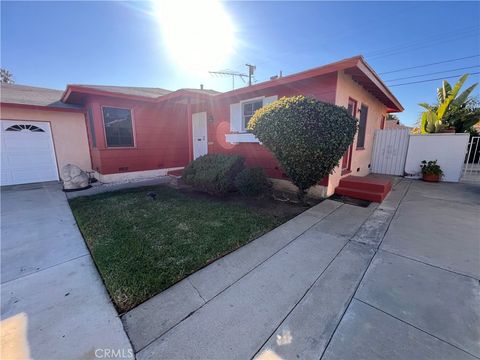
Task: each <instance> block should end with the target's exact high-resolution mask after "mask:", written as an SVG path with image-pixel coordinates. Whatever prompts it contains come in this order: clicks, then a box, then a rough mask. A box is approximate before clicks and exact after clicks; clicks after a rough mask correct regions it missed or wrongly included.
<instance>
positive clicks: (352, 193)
mask: <svg viewBox="0 0 480 360" xmlns="http://www.w3.org/2000/svg"><path fill="white" fill-rule="evenodd" d="M335 194H337V195H343V196H349V197H352V198H355V199H361V200H367V201H373V202H378V203H379V202H382V201H383V199H385V196H387V194H388V192H387V193H378V192H372V191H365V190H355V189H349V188H342V187H337V188H336V189H335Z"/></svg>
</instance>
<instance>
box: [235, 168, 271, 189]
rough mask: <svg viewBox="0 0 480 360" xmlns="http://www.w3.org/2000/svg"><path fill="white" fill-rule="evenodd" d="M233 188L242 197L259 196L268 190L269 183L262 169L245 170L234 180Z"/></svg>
mask: <svg viewBox="0 0 480 360" xmlns="http://www.w3.org/2000/svg"><path fill="white" fill-rule="evenodd" d="M235 186H236V188H237V189H238V191H240V193H241V194H242V195H245V196H259V195H262V194H264V193H266V192H267V191H268V190H269V189H270V186H271V184H270V181H269V180H268V179H267V176H266V175H265V172H264V171H263V169H262V168H247V169H244V170H242V171H241V172H240V173H239V174H238V175H237V177H236V178H235Z"/></svg>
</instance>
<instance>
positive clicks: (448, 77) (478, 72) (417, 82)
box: [388, 71, 480, 87]
mask: <svg viewBox="0 0 480 360" xmlns="http://www.w3.org/2000/svg"><path fill="white" fill-rule="evenodd" d="M477 74H480V71H477V72H473V73H470V74H469V75H477ZM462 75H463V74H460V75H452V76H446V77H441V78H436V79H428V80H420V81H412V82H408V83H402V84H394V85H388V87H394V86H402V85H410V84H419V83H424V82H430V81H437V80H445V79H453V78H458V77H460V76H462Z"/></svg>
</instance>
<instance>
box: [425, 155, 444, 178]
mask: <svg viewBox="0 0 480 360" xmlns="http://www.w3.org/2000/svg"><path fill="white" fill-rule="evenodd" d="M420 167H421V168H422V178H423V181H428V182H438V181H439V180H440V178H441V177H442V176H443V171H442V169H441V168H440V165H437V160H430V161H428V162H427V161H426V160H423V161H422V165H420Z"/></svg>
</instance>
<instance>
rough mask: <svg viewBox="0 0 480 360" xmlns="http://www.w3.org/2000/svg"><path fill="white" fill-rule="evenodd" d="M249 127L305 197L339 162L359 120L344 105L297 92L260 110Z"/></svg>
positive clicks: (350, 141) (351, 139) (351, 140)
mask: <svg viewBox="0 0 480 360" xmlns="http://www.w3.org/2000/svg"><path fill="white" fill-rule="evenodd" d="M248 129H249V130H250V131H252V132H253V134H255V136H256V137H257V138H258V139H259V140H260V141H261V142H262V143H263V145H264V146H266V147H267V148H268V149H270V150H271V151H272V153H273V154H274V155H275V156H276V158H277V159H278V161H279V162H280V164H281V166H282V168H283V170H284V172H285V173H286V174H287V175H288V176H289V178H290V179H291V180H292V181H293V183H294V184H295V185H297V186H298V187H299V189H300V194H299V196H300V197H303V194H304V193H305V192H306V190H307V189H308V188H310V187H311V186H313V185H315V184H317V183H318V182H319V181H320V180H321V179H322V178H324V177H325V176H327V175H328V174H329V173H331V172H332V170H333V169H334V168H335V167H336V166H337V165H338V163H339V160H340V159H341V157H342V156H343V154H344V153H345V151H346V150H347V148H348V146H349V145H350V144H351V143H352V142H353V138H354V136H355V132H356V129H357V120H356V119H355V118H354V117H352V116H350V114H349V113H348V112H347V110H346V109H345V108H343V107H339V106H336V105H332V104H328V103H323V102H321V101H318V100H316V99H313V98H308V97H305V96H294V97H283V98H281V99H279V100H277V101H275V102H273V103H271V104H269V105H267V106H265V107H263V108H261V109H259V110H257V111H256V112H255V114H254V115H253V117H252V118H251V119H250V122H249V123H248Z"/></svg>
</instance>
